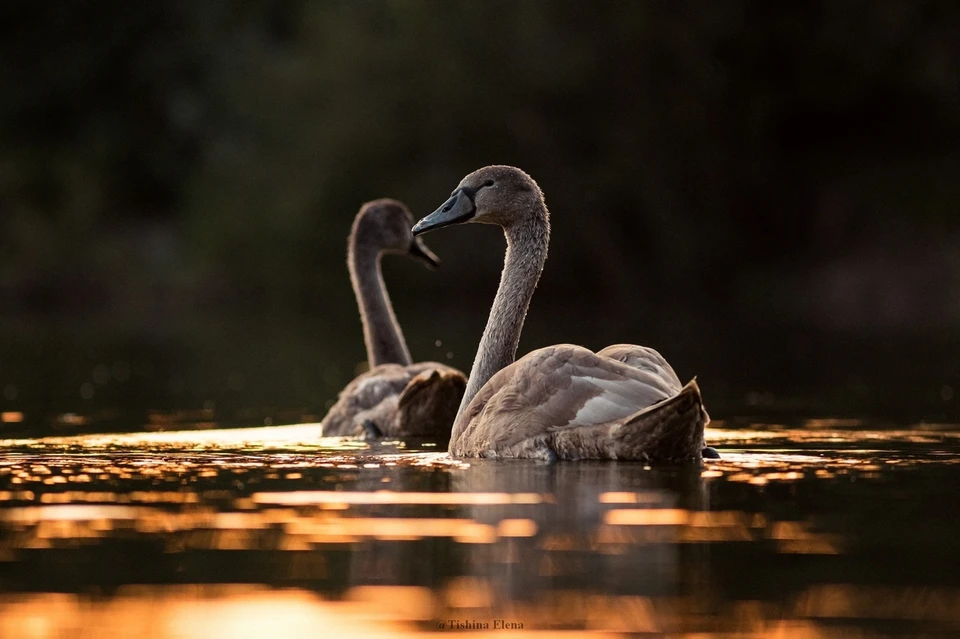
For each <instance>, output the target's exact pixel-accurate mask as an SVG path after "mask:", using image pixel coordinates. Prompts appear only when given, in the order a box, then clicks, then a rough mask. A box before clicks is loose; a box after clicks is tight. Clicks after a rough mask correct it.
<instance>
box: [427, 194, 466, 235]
mask: <svg viewBox="0 0 960 639" xmlns="http://www.w3.org/2000/svg"><path fill="white" fill-rule="evenodd" d="M476 212H477V205H476V204H474V202H473V192H472V190H469V189H466V188H463V189H457V190H456V191H454V193H453V195H451V196H450V199H449V200H447V201H446V202H444V203H443V206H441V207H440V208H439V209H437V210H436V211H434V212H433V213H431V214H430V215H428V216H427V217H425V218H423V219H422V220H420V221H419V222H417V223H416V225H414V227H413V234H414V235H420V234H421V233H426V232H427V231H432V230H434V229H439V228H443V227H444V226H450V225H452V224H460V223H461V222H466V221H467V220H469V219H470V218H472V217H473V216H474V215H475V214H476Z"/></svg>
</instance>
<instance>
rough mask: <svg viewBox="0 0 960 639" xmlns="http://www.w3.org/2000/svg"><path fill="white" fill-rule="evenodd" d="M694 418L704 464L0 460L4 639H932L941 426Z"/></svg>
mask: <svg viewBox="0 0 960 639" xmlns="http://www.w3.org/2000/svg"><path fill="white" fill-rule="evenodd" d="M875 426H876V425H874V424H871V423H864V422H860V421H856V420H844V421H841V420H833V421H829V420H828V421H824V420H818V421H816V420H815V421H807V422H798V423H796V424H794V425H792V427H787V426H785V425H778V424H766V423H751V422H749V421H746V420H744V421H738V422H726V423H724V422H714V424H713V428H711V429H708V432H707V440H708V442H709V443H710V444H711V445H713V446H716V447H717V448H718V449H719V450H720V451H721V453H722V455H723V458H722V459H720V460H708V461H706V462H705V463H704V464H703V466H694V465H690V466H684V467H669V468H661V467H649V466H644V465H643V464H638V463H625V462H619V463H611V462H602V463H601V462H598V463H558V464H544V463H535V462H522V461H515V462H503V461H501V462H493V461H483V460H470V461H459V460H452V459H449V458H448V457H447V456H446V455H445V453H444V452H443V450H442V448H441V447H440V446H442V444H441V445H440V446H438V445H437V444H436V443H433V444H431V443H430V442H420V443H416V444H411V443H406V444H404V443H402V442H386V443H374V444H369V443H365V442H358V441H350V440H336V439H320V438H319V437H318V433H319V427H318V425H316V424H299V425H294V426H279V427H270V428H254V429H234V430H197V431H184V432H157V433H143V434H131V435H85V436H75V437H61V438H47V439H21V440H6V441H3V442H2V443H0V448H2V451H3V452H2V453H0V637H18V638H24V639H46V638H60V637H71V638H85V637H90V638H94V637H96V638H97V639H104V638H109V637H121V636H122V637H144V638H155V639H172V638H190V637H197V638H208V637H251V638H259V637H264V636H268V637H271V639H274V638H277V639H278V638H280V637H304V636H350V637H368V636H383V635H398V634H399V635H406V636H413V635H420V634H431V635H432V636H446V635H452V636H466V635H468V634H469V635H470V636H477V635H478V633H482V632H483V631H484V630H487V631H489V632H492V633H495V634H496V635H497V636H516V637H534V636H540V635H542V636H557V635H558V634H561V633H569V634H570V635H573V634H576V635H577V636H588V635H597V636H603V637H611V636H613V637H615V636H621V635H623V636H625V635H628V634H635V633H653V634H661V633H662V634H670V635H676V634H684V635H688V636H697V637H721V636H722V637H731V636H738V637H743V636H747V637H751V636H756V637H761V636H764V637H765V636H777V637H826V636H844V637H850V636H853V637H885V636H920V635H922V636H930V635H942V636H953V635H955V634H956V633H958V632H960V571H958V567H960V544H958V543H957V542H958V535H957V533H958V531H960V527H958V524H957V521H958V513H957V508H958V505H960V466H958V459H960V457H958V456H957V454H956V453H957V447H958V443H960V427H957V426H949V425H943V426H937V425H929V424H928V425H925V426H911V427H908V426H904V427H903V428H902V429H900V430H892V429H889V428H878V427H875Z"/></svg>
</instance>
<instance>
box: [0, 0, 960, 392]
mask: <svg viewBox="0 0 960 639" xmlns="http://www.w3.org/2000/svg"><path fill="white" fill-rule="evenodd" d="M0 95H2V96H3V99H2V100H0V251H2V253H3V259H2V260H0V312H2V313H3V315H4V316H6V317H8V318H9V317H12V318H18V317H20V316H23V315H27V316H29V315H30V314H36V313H53V314H55V315H56V314H58V313H61V314H62V313H70V314H91V313H92V314H104V313H106V314H108V315H111V316H113V317H114V318H115V322H114V324H112V325H116V326H127V325H131V324H136V325H146V326H148V327H150V330H151V331H154V332H157V331H161V332H162V331H164V330H167V329H166V327H168V325H169V323H170V322H173V321H180V322H183V321H189V318H194V317H197V316H199V315H204V314H208V313H210V312H213V313H214V314H217V313H220V314H230V315H236V316H249V315H260V316H262V317H266V318H269V317H277V316H284V314H287V315H289V316H291V317H296V318H319V321H320V322H323V323H324V324H325V325H332V326H334V327H339V328H337V330H342V331H343V332H342V335H343V337H344V339H343V342H344V343H351V344H354V345H359V340H360V330H359V326H358V325H356V324H358V322H356V320H355V317H356V311H355V306H354V302H353V299H352V296H351V291H350V288H349V283H348V279H347V275H346V269H345V266H344V253H345V245H344V240H345V237H346V234H347V232H348V229H349V226H350V222H351V220H352V217H353V215H354V213H355V211H356V210H357V208H358V206H359V205H360V204H361V203H362V202H364V201H366V200H370V199H373V198H376V197H382V196H392V197H397V198H400V199H402V200H404V201H405V202H407V203H408V205H409V206H410V207H411V209H412V210H413V211H414V214H415V215H417V216H420V215H423V214H426V213H428V212H429V211H431V210H433V209H434V208H435V207H436V206H437V205H438V204H440V203H441V202H442V201H443V199H444V198H445V197H446V195H447V194H448V193H449V192H450V191H451V190H452V189H453V187H454V186H455V185H456V183H457V182H458V181H459V179H460V178H461V177H462V176H463V175H464V174H466V173H467V172H469V171H471V170H473V169H475V168H477V167H479V166H482V165H484V164H490V163H510V164H516V165H518V166H521V167H523V168H524V169H526V170H527V171H528V172H529V173H531V175H533V176H534V177H535V178H536V179H537V180H538V181H539V182H540V184H541V186H542V187H543V188H544V190H545V192H546V194H547V199H548V204H549V205H550V208H551V211H552V213H553V223H554V228H555V232H554V235H553V243H552V245H551V253H550V260H549V263H548V267H547V270H546V273H545V276H544V279H543V281H542V283H541V288H540V292H539V293H538V295H537V298H536V299H535V302H534V309H535V312H534V313H532V314H531V320H530V323H529V327H530V331H531V334H539V335H541V336H545V337H544V341H546V339H548V338H549V339H550V340H551V341H578V340H582V341H584V342H585V343H587V342H591V340H600V339H601V338H602V339H606V338H608V337H609V338H610V339H614V340H624V339H626V340H635V341H643V339H642V337H643V336H644V335H649V334H656V331H655V330H654V329H653V328H651V326H650V322H652V321H653V320H652V319H651V317H653V316H655V315H657V316H659V317H660V318H661V320H660V321H661V322H662V323H664V324H668V326H667V328H665V329H663V330H662V331H661V333H660V335H661V336H663V335H666V336H667V337H668V338H670V339H672V340H674V341H676V342H680V350H681V352H684V351H683V348H684V338H685V337H686V338H689V339H693V340H694V342H695V340H696V339H701V342H699V343H691V344H687V345H686V348H687V352H690V353H692V354H696V353H697V351H698V350H701V351H706V350H709V348H710V343H709V342H710V340H709V335H708V334H705V333H703V332H702V331H700V332H699V333H697V332H696V331H694V330H693V329H690V330H687V329H686V328H685V327H687V326H689V325H690V322H691V321H693V320H692V319H691V318H699V319H698V321H699V322H701V325H702V324H703V323H706V324H709V323H711V322H718V321H721V320H722V321H726V322H732V323H734V324H736V323H737V322H741V321H749V322H751V323H754V324H761V325H762V324H764V323H767V324H777V323H780V324H788V325H800V326H807V325H809V326H820V327H826V328H828V329H831V330H833V329H837V328H840V329H844V330H847V329H855V330H864V329H871V330H872V329H877V328H879V329H883V330H888V329H896V330H903V329H907V330H922V329H924V327H931V326H932V327H939V328H940V329H942V328H944V327H955V326H957V324H958V323H960V259H958V258H957V257H956V256H957V255H960V251H958V249H960V216H958V215H957V210H958V208H960V179H958V177H960V151H958V148H960V147H958V142H960V4H958V3H954V2H946V1H943V2H935V1H926V2H924V1H911V0H875V1H874V0H819V1H810V2H803V3H793V2H768V1H763V0H743V1H730V2H722V3H720V2H713V1H710V0H669V1H668V0H663V1H644V2H641V1H626V0H624V1H613V0H608V1H597V2H580V1H574V0H522V1H519V2H518V1H508V0H483V1H479V0H475V1H471V0H340V1H337V0H330V1H325V2H309V1H307V0H269V1H268V0H231V1H227V0H205V1H203V2H196V1H194V0H167V1H165V2H162V3H144V2H129V1H128V0H80V1H66V0H60V1H57V0H51V1H49V2H36V1H34V0H7V1H6V2H4V3H3V4H2V6H0ZM427 241H428V243H430V244H432V245H433V246H434V248H435V250H436V251H437V252H438V253H439V254H440V255H441V257H443V258H445V265H444V268H443V269H442V270H441V271H440V272H438V273H437V274H426V273H425V272H424V271H423V270H422V269H419V267H417V266H415V265H407V264H405V263H397V264H394V263H393V262H394V261H392V262H391V266H390V268H389V269H388V270H389V272H388V273H387V278H388V280H390V282H389V283H390V286H391V290H392V291H394V300H395V302H396V303H397V304H398V307H400V308H399V310H400V316H401V318H402V319H404V320H405V321H404V324H405V327H406V328H405V330H406V332H407V335H408V338H409V339H410V340H411V347H412V350H414V351H415V352H420V353H424V352H427V351H428V348H429V349H432V350H429V352H427V355H430V356H434V357H443V355H444V352H445V349H446V347H444V348H440V347H437V348H436V349H434V348H433V343H434V338H435V336H436V335H437V331H436V330H435V327H436V326H437V325H438V324H442V323H443V322H445V321H459V322H461V324H458V325H457V326H462V327H463V331H462V333H463V335H464V336H463V337H462V338H460V337H457V338H456V339H460V340H461V341H459V342H455V346H456V347H457V348H456V350H457V353H456V358H455V359H454V360H453V361H454V363H457V364H459V365H461V366H463V367H465V368H466V367H469V356H468V353H469V352H470V349H472V348H473V346H472V345H473V344H475V341H476V335H478V334H479V330H480V327H481V326H482V322H483V319H484V309H485V307H486V305H487V304H488V303H489V299H490V296H491V295H492V291H493V287H494V286H495V285H496V274H497V273H498V272H499V268H498V264H499V262H500V260H501V259H502V249H501V246H502V244H499V243H498V238H496V237H494V236H493V235H491V234H490V233H481V232H479V231H478V230H476V229H469V230H467V229H461V230H450V231H445V232H444V234H437V235H430V236H429V237H428V238H427ZM396 262H402V261H401V260H397V261H396ZM391 273H396V275H392V274H391ZM428 278H429V279H428ZM464 291H469V292H470V293H471V294H470V295H467V296H465V295H464ZM651 306H652V307H654V308H656V309H658V311H660V313H658V314H653V313H649V312H647V313H644V311H643V309H644V308H647V307H651ZM536 309H540V310H539V311H537V310H536ZM552 312H562V313H565V315H564V317H567V318H569V321H568V322H565V323H562V324H563V326H559V327H558V323H557V322H549V319H550V318H551V317H555V316H554V315H552V314H551V313H552ZM416 313H419V315H417V314H416ZM185 318H187V319H186V320H185ZM412 318H416V319H417V320H418V321H416V322H414V321H410V320H411V319H412ZM538 318H539V319H538ZM668 320H669V321H668ZM295 321H301V320H299V319H297V320H295ZM644 322H646V324H644ZM355 325H356V326H355ZM641 325H642V328H643V330H639V329H638V326H641ZM298 330H300V329H298ZM322 330H323V331H330V330H333V329H331V328H330V326H326V327H325V328H323V329H322ZM450 330H451V331H453V330H455V329H450ZM537 330H539V331H540V332H539V333H537V332H536V331H537ZM664 331H666V332H664ZM671 331H672V332H671ZM457 332H458V334H459V332H460V331H457ZM637 334H639V335H640V336H639V337H637ZM695 334H696V335H699V336H700V337H699V338H693V337H691V336H693V335H695ZM444 339H451V338H450V337H448V336H446V335H445V336H444ZM743 339H744V340H746V339H748V338H747V337H745V336H744V338H743ZM698 344H699V345H698ZM527 345H529V346H533V345H540V342H539V340H534V341H532V342H527ZM594 345H602V342H598V343H597V344H594ZM358 353H362V348H359V349H356V353H354V352H353V351H351V355H349V356H340V357H341V359H344V360H345V361H346V360H347V359H349V361H355V355H356V354H358ZM714 356H716V353H714ZM705 357H706V355H705ZM678 370H679V369H678ZM349 373H350V371H348V370H346V367H344V369H343V370H341V371H340V372H338V373H335V374H332V376H329V375H328V377H331V379H332V381H330V386H331V387H334V386H336V384H339V383H341V381H342V379H341V378H344V377H348V376H349V375H348V374H349ZM305 385H309V384H305Z"/></svg>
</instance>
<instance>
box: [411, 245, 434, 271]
mask: <svg viewBox="0 0 960 639" xmlns="http://www.w3.org/2000/svg"><path fill="white" fill-rule="evenodd" d="M410 255H411V256H412V257H415V258H417V259H418V260H423V261H424V262H426V264H427V266H429V267H430V268H436V267H438V266H440V258H439V257H437V256H436V255H434V253H433V251H431V250H430V249H428V248H427V245H426V244H424V243H423V240H421V239H420V238H419V237H415V238H413V242H411V243H410Z"/></svg>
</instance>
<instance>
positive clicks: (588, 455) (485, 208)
mask: <svg viewBox="0 0 960 639" xmlns="http://www.w3.org/2000/svg"><path fill="white" fill-rule="evenodd" d="M467 222H479V223H492V224H497V225H499V226H501V227H503V230H504V234H505V236H506V239H507V252H506V258H505V260H504V269H503V274H502V275H501V280H500V287H499V289H498V291H497V295H496V298H495V299H494V303H493V307H492V308H491V311H490V317H489V319H488V321H487V326H486V328H485V329H484V334H483V337H482V339H481V341H480V346H479V349H478V352H477V357H476V359H475V360H474V363H473V368H472V370H471V372H470V378H469V381H468V383H467V390H466V393H465V394H464V397H463V400H462V402H461V404H460V409H459V411H458V415H457V419H456V421H455V423H454V426H453V431H452V434H451V439H450V453H451V454H452V455H454V456H457V457H501V458H509V457H519V458H533V459H544V460H551V461H552V460H558V459H566V460H575V459H633V460H644V461H683V460H687V459H700V458H701V455H702V451H703V449H704V440H703V429H704V427H705V425H706V424H707V423H708V422H709V419H710V418H709V416H708V415H707V412H706V410H705V409H704V408H703V401H702V399H701V396H700V389H699V387H698V386H697V383H696V381H695V380H693V381H691V382H689V383H688V384H686V385H682V384H681V383H680V380H679V378H678V377H677V375H676V373H675V372H674V370H673V368H672V367H671V366H670V364H668V363H667V361H666V360H665V359H664V358H663V357H662V356H661V355H660V354H659V353H658V352H657V351H655V350H653V349H651V348H647V347H643V346H636V345H632V344H617V345H614V346H609V347H607V348H605V349H603V350H601V351H599V352H596V353H594V352H592V351H590V350H588V349H586V348H584V347H582V346H575V345H572V344H560V345H557V346H549V347H546V348H541V349H538V350H535V351H533V352H531V353H529V354H527V355H526V356H524V357H522V358H521V359H519V360H516V361H514V360H515V357H516V351H517V346H518V343H519V339H520V331H521V330H522V327H523V321H524V318H525V316H526V312H527V309H528V307H529V304H530V299H531V298H532V296H533V291H534V289H535V288H536V285H537V282H538V280H539V278H540V273H541V272H542V270H543V264H544V262H545V261H546V255H547V245H548V244H549V237H550V223H549V213H548V212H547V208H546V205H545V203H544V200H543V194H542V192H541V191H540V188H539V187H538V186H537V184H536V183H535V182H534V181H533V179H532V178H530V176H528V175H527V174H526V173H524V172H523V171H521V170H520V169H516V168H514V167H508V166H489V167H485V168H483V169H480V170H478V171H475V172H473V173H471V174H470V175H468V176H467V177H465V178H464V179H463V180H462V181H461V183H460V185H459V186H458V187H457V189H456V190H455V191H454V192H453V194H452V195H451V197H450V199H449V200H447V202H446V203H444V205H443V206H442V207H440V208H439V209H437V211H435V212H434V213H432V214H430V215H428V216H427V217H425V218H424V219H422V220H420V222H418V223H417V225H416V226H415V227H414V229H413V232H414V235H418V234H420V233H423V232H426V231H428V230H432V229H435V228H440V227H442V226H449V225H452V224H460V223H467Z"/></svg>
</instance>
